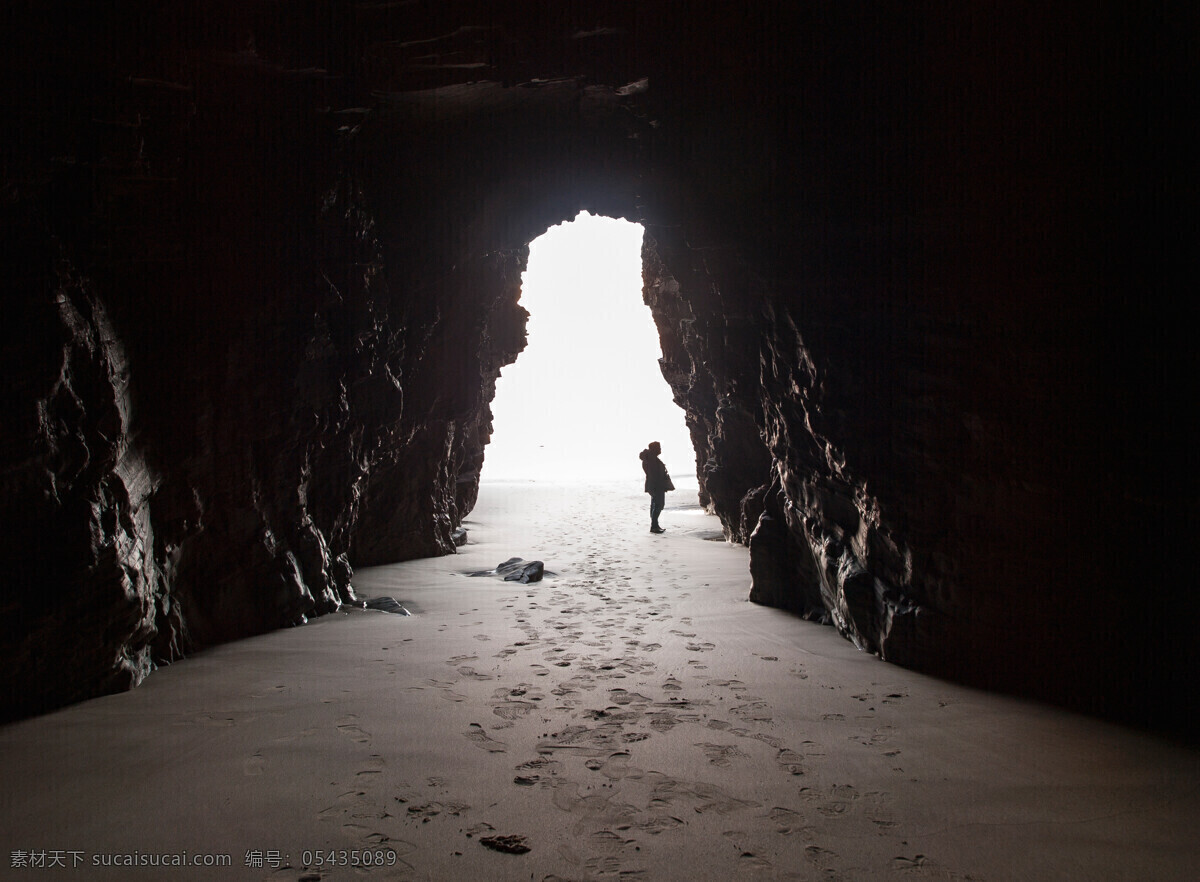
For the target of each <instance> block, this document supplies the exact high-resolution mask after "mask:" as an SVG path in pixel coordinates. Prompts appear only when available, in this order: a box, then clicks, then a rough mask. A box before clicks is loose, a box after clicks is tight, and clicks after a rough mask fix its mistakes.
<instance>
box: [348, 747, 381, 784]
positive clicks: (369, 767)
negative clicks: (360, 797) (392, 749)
mask: <svg viewBox="0 0 1200 882" xmlns="http://www.w3.org/2000/svg"><path fill="white" fill-rule="evenodd" d="M365 765H366V768H364V769H359V770H358V771H357V772H355V773H354V777H355V778H358V779H360V780H361V779H363V778H370V777H372V776H373V775H378V774H379V773H380V772H382V771H383V767H384V765H385V763H384V761H383V757H381V756H380V755H379V754H377V753H373V754H371V756H370V757H369V758H368V759H367V762H366V763H365Z"/></svg>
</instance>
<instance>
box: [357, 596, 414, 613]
mask: <svg viewBox="0 0 1200 882" xmlns="http://www.w3.org/2000/svg"><path fill="white" fill-rule="evenodd" d="M363 606H364V607H365V608H366V609H377V610H379V611H380V612H388V613H395V614H396V615H398V616H410V615H412V613H410V612H409V611H408V610H406V609H405V608H404V607H403V606H401V604H400V603H399V601H397V600H396V599H395V598H394V597H372V598H370V599H368V600H367V601H366V603H364V604H363Z"/></svg>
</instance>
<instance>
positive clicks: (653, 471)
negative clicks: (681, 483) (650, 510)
mask: <svg viewBox="0 0 1200 882" xmlns="http://www.w3.org/2000/svg"><path fill="white" fill-rule="evenodd" d="M638 456H640V457H641V460H642V471H644V472H645V473H646V492H647V493H666V492H667V491H668V490H674V489H675V485H674V484H672V483H671V476H670V475H669V474H667V467H666V466H665V465H663V461H662V460H661V459H659V458H658V454H656V453H651V452H650V448H649V447H647V448H646V449H645V450H643V451H642V452H641V453H639V454H638Z"/></svg>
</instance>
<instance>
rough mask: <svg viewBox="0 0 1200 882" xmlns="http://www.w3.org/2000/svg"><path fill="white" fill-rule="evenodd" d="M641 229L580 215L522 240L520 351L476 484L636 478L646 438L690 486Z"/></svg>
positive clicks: (495, 408)
mask: <svg viewBox="0 0 1200 882" xmlns="http://www.w3.org/2000/svg"><path fill="white" fill-rule="evenodd" d="M643 234H644V231H643V229H642V227H641V225H640V224H636V223H632V222H630V221H626V220H620V219H616V218H611V217H605V216H602V215H593V214H590V213H588V212H586V211H582V212H580V213H579V215H578V216H576V217H575V218H574V219H573V220H570V221H566V222H564V223H562V224H559V225H557V226H555V227H552V228H550V229H549V230H547V231H546V232H545V233H544V234H543V235H541V236H539V237H538V238H536V239H535V240H533V241H532V242H531V243H530V246H529V262H528V265H527V269H526V271H525V274H524V276H523V277H522V291H521V304H522V305H523V306H524V307H525V308H526V309H527V310H528V311H529V323H528V344H527V346H526V349H525V351H524V352H523V353H522V354H521V356H520V357H519V358H518V359H517V361H516V362H515V363H514V364H512V365H509V366H508V367H506V368H505V369H504V371H503V372H502V374H501V376H500V378H499V380H498V381H497V383H496V396H495V399H494V400H493V402H492V413H493V421H492V422H493V431H492V440H491V442H490V443H489V445H488V447H487V448H486V452H485V457H484V465H483V470H482V479H483V480H484V481H513V480H520V481H545V482H554V483H590V482H613V481H628V482H631V483H640V481H641V479H642V474H641V464H640V462H639V460H638V453H639V451H641V450H642V449H643V448H644V447H645V446H646V444H647V443H648V442H649V441H652V440H657V441H659V442H660V443H661V444H662V448H663V461H664V462H665V463H666V464H667V466H668V468H669V469H670V470H671V473H672V475H673V476H676V480H677V481H678V480H680V479H682V480H684V481H685V482H690V481H693V480H694V473H695V466H694V463H695V453H694V450H693V448H692V442H691V438H690V436H689V435H688V430H687V427H686V425H685V422H684V416H683V411H682V410H681V409H680V408H679V407H678V405H676V404H675V402H674V401H673V400H672V396H671V389H670V387H669V386H668V384H667V383H666V381H665V380H664V379H663V376H662V373H661V371H660V369H659V366H658V358H659V355H660V354H661V348H660V343H659V338H658V333H657V330H656V329H655V326H654V321H653V318H652V316H651V314H650V310H649V307H647V306H646V305H645V303H644V302H643V301H642V296H641V291H642V277H641V273H642V256H641V246H642V237H643Z"/></svg>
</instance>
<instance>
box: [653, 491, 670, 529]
mask: <svg viewBox="0 0 1200 882" xmlns="http://www.w3.org/2000/svg"><path fill="white" fill-rule="evenodd" d="M666 504H667V494H666V493H651V494H650V529H651V530H654V531H655V532H658V531H660V530H662V527H660V526H659V525H658V516H659V514H661V513H662V510H663V508H664V507H665V506H666Z"/></svg>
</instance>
